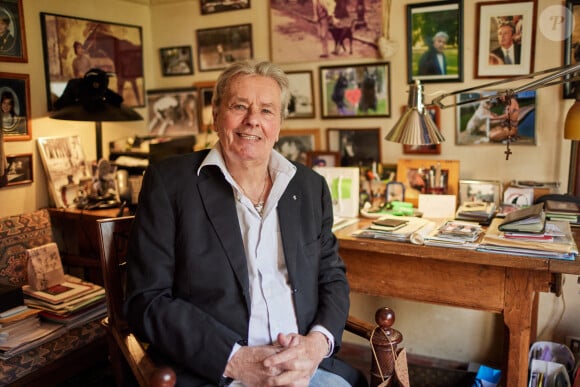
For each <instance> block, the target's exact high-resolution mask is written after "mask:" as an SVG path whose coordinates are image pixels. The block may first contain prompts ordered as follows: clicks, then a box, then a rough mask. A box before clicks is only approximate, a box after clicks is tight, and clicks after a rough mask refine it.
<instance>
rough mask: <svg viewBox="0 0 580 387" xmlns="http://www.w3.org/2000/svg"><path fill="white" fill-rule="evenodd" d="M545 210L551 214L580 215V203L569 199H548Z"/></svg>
mask: <svg viewBox="0 0 580 387" xmlns="http://www.w3.org/2000/svg"><path fill="white" fill-rule="evenodd" d="M544 210H545V211H546V212H547V213H550V214H553V215H555V214H559V215H572V216H578V215H580V204H578V203H575V202H568V201H558V200H546V201H545V207H544Z"/></svg>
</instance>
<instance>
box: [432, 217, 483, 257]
mask: <svg viewBox="0 0 580 387" xmlns="http://www.w3.org/2000/svg"><path fill="white" fill-rule="evenodd" d="M482 234H483V228H482V227H481V226H480V225H479V223H476V222H466V221H459V220H448V221H446V222H443V223H442V224H441V225H440V226H438V227H437V228H436V229H434V230H433V231H432V232H431V233H430V234H429V235H427V236H426V237H425V242H424V244H425V245H426V246H439V247H452V248H458V249H468V250H474V249H476V248H477V246H479V240H480V238H481V235H482Z"/></svg>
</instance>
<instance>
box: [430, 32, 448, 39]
mask: <svg viewBox="0 0 580 387" xmlns="http://www.w3.org/2000/svg"><path fill="white" fill-rule="evenodd" d="M437 38H443V39H445V40H449V35H447V32H443V31H439V32H437V33H436V34H435V35H434V36H433V40H435V39H437Z"/></svg>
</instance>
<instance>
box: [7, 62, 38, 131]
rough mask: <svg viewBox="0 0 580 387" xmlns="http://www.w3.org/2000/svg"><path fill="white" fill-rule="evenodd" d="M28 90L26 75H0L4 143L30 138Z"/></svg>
mask: <svg viewBox="0 0 580 387" xmlns="http://www.w3.org/2000/svg"><path fill="white" fill-rule="evenodd" d="M29 90H30V86H29V76H28V74H15V73H0V100H1V108H0V112H1V113H2V134H3V137H4V141H23V140H30V139H31V138H32V134H31V127H32V125H31V123H30V92H29Z"/></svg>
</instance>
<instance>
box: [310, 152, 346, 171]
mask: <svg viewBox="0 0 580 387" xmlns="http://www.w3.org/2000/svg"><path fill="white" fill-rule="evenodd" d="M306 165H308V166H309V167H340V153H339V152H331V151H310V152H306Z"/></svg>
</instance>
